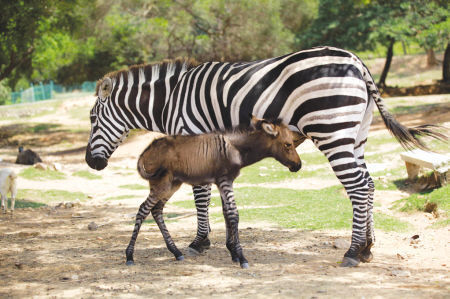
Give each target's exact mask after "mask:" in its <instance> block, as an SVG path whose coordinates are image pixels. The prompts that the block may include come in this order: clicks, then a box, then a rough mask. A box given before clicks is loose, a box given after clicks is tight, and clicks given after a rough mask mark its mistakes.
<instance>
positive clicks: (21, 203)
mask: <svg viewBox="0 0 450 299" xmlns="http://www.w3.org/2000/svg"><path fill="white" fill-rule="evenodd" d="M43 206H46V204H44V203H41V202H34V201H30V200H22V199H16V203H15V204H14V208H15V209H24V208H33V209H36V208H39V207H43ZM8 207H11V200H10V199H8Z"/></svg>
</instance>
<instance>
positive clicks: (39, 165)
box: [33, 162, 47, 170]
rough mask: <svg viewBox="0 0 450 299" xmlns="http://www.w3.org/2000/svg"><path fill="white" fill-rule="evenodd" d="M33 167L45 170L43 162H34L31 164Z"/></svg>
mask: <svg viewBox="0 0 450 299" xmlns="http://www.w3.org/2000/svg"><path fill="white" fill-rule="evenodd" d="M33 167H34V168H36V169H39V170H46V169H47V166H46V165H45V164H44V163H40V162H39V163H36V164H34V165H33Z"/></svg>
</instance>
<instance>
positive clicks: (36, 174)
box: [19, 167, 66, 181]
mask: <svg viewBox="0 0 450 299" xmlns="http://www.w3.org/2000/svg"><path fill="white" fill-rule="evenodd" d="M19 176H20V177H23V178H24V179H27V180H32V181H45V180H64V179H66V175H65V174H64V173H62V172H59V171H55V170H50V169H46V170H40V169H36V168H34V167H28V168H25V169H23V170H22V171H21V172H20V173H19Z"/></svg>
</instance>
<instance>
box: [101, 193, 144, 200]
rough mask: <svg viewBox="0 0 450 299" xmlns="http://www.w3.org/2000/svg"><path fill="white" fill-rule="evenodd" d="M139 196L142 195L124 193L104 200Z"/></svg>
mask: <svg viewBox="0 0 450 299" xmlns="http://www.w3.org/2000/svg"><path fill="white" fill-rule="evenodd" d="M139 197H142V196H140V195H135V194H126V195H118V196H113V197H108V198H107V199H105V200H121V199H130V198H139Z"/></svg>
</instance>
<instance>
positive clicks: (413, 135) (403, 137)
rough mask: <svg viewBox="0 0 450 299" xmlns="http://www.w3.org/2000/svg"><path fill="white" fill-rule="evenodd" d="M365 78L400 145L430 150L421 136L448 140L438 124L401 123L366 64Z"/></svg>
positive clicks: (387, 124) (368, 88)
mask: <svg viewBox="0 0 450 299" xmlns="http://www.w3.org/2000/svg"><path fill="white" fill-rule="evenodd" d="M363 76H364V80H365V81H366V86H367V90H368V93H369V98H371V99H372V100H373V101H374V102H375V104H376V105H377V107H378V110H379V111H380V114H381V118H382V119H383V121H384V124H385V125H386V127H387V129H388V130H389V132H390V133H391V134H392V135H394V137H395V138H396V139H397V141H398V142H399V143H400V145H401V146H402V147H403V148H405V149H407V150H411V149H413V148H420V149H423V150H429V148H428V147H427V146H426V145H425V144H424V143H423V142H422V140H421V139H420V138H421V137H431V138H435V139H438V140H443V141H447V136H446V135H444V134H441V133H440V132H438V131H437V130H436V129H439V128H442V127H440V126H436V125H422V126H417V127H413V128H408V127H405V126H404V125H402V124H401V123H399V122H398V121H397V120H396V119H395V117H394V116H393V115H392V114H391V113H389V111H388V110H387V107H386V105H385V104H384V101H383V99H382V98H381V95H380V92H379V90H378V88H377V86H376V84H375V82H374V81H373V78H372V75H371V74H370V72H369V70H368V69H367V67H366V66H364V73H363Z"/></svg>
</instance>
